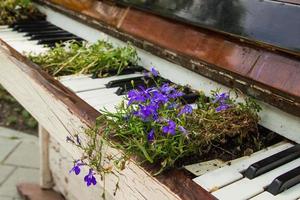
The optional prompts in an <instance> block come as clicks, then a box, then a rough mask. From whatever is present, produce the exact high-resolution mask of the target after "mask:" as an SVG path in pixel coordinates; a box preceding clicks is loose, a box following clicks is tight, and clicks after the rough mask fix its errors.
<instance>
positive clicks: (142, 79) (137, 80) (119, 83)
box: [105, 76, 147, 88]
mask: <svg viewBox="0 0 300 200" xmlns="http://www.w3.org/2000/svg"><path fill="white" fill-rule="evenodd" d="M145 81H147V78H146V77H144V76H142V77H134V78H123V79H118V80H113V81H109V82H108V83H107V84H106V85H105V86H106V88H113V87H122V86H124V85H126V84H132V82H134V83H135V84H136V83H144V82H145Z"/></svg>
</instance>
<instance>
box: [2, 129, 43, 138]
mask: <svg viewBox="0 0 300 200" xmlns="http://www.w3.org/2000/svg"><path fill="white" fill-rule="evenodd" d="M0 137H4V138H7V139H14V140H37V136H34V135H30V134H27V133H23V132H20V131H16V130H13V129H9V128H4V127H0Z"/></svg>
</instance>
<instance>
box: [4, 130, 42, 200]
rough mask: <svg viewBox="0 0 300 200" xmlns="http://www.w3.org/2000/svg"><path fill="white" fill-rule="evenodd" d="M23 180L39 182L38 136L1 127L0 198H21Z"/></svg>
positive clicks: (18, 199) (13, 199) (6, 199)
mask: <svg viewBox="0 0 300 200" xmlns="http://www.w3.org/2000/svg"><path fill="white" fill-rule="evenodd" d="M21 182H29V183H38V182H39V145H38V138H37V137H36V136H33V135H29V134H26V133H22V132H19V131H14V130H11V129H7V128H2V127H0V200H20V199H21V198H20V196H19V194H18V192H17V189H16V185H17V184H18V183H21Z"/></svg>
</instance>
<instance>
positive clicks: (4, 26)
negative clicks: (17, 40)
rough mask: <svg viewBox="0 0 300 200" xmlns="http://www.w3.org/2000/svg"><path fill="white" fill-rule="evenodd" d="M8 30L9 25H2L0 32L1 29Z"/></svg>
mask: <svg viewBox="0 0 300 200" xmlns="http://www.w3.org/2000/svg"><path fill="white" fill-rule="evenodd" d="M7 28H8V26H7V25H1V26H0V30H1V29H7Z"/></svg>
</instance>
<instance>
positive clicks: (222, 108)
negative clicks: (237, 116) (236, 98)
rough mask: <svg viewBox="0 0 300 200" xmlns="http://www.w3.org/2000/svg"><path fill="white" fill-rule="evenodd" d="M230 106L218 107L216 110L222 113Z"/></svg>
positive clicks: (222, 105)
mask: <svg viewBox="0 0 300 200" xmlns="http://www.w3.org/2000/svg"><path fill="white" fill-rule="evenodd" d="M229 107H230V106H229V105H228V104H225V103H224V104H221V105H220V106H218V107H217V108H216V111H217V112H221V111H223V110H227V109H228V108H229Z"/></svg>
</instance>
